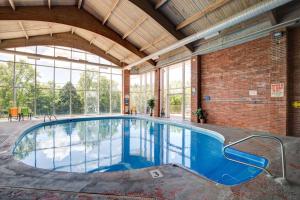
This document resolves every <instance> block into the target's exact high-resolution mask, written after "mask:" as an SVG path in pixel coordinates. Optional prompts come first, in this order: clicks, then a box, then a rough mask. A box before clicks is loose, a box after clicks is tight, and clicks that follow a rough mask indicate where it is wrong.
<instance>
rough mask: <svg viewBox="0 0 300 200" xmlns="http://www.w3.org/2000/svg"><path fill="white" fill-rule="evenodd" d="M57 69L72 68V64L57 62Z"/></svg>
mask: <svg viewBox="0 0 300 200" xmlns="http://www.w3.org/2000/svg"><path fill="white" fill-rule="evenodd" d="M55 67H62V68H70V67H71V63H70V62H68V61H61V60H55Z"/></svg>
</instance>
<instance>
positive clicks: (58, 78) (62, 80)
mask: <svg viewBox="0 0 300 200" xmlns="http://www.w3.org/2000/svg"><path fill="white" fill-rule="evenodd" d="M69 81H70V70H69V69H61V68H56V69H55V87H56V89H58V88H62V87H63V86H64V85H66V83H68V82H69Z"/></svg>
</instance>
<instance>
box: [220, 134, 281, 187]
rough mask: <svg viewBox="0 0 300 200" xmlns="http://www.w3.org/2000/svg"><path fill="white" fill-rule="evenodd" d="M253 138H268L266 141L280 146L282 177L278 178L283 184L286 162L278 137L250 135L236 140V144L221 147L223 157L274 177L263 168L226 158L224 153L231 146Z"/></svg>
mask: <svg viewBox="0 0 300 200" xmlns="http://www.w3.org/2000/svg"><path fill="white" fill-rule="evenodd" d="M255 137H259V138H268V139H272V140H275V141H276V142H277V143H279V144H280V147H281V167H282V177H280V178H279V181H280V182H285V181H286V161H285V151H284V146H283V143H282V141H281V140H280V139H279V138H278V137H275V136H269V135H250V136H248V137H245V138H243V139H241V140H238V141H236V142H233V143H230V144H228V145H226V146H224V147H223V153H224V156H225V158H227V159H228V160H231V161H234V162H237V163H240V164H244V165H248V166H251V167H255V168H258V169H261V170H263V171H265V172H266V173H267V174H268V175H270V176H271V177H274V176H273V175H272V174H271V172H270V171H269V170H267V169H265V168H264V167H260V166H257V165H253V164H250V163H246V162H242V161H239V160H235V159H232V158H229V157H228V156H226V152H225V150H226V149H227V148H228V147H231V146H234V145H236V144H239V143H241V142H244V141H246V140H249V139H251V138H255Z"/></svg>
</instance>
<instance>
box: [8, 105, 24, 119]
mask: <svg viewBox="0 0 300 200" xmlns="http://www.w3.org/2000/svg"><path fill="white" fill-rule="evenodd" d="M13 117H16V118H17V119H19V121H20V119H21V118H20V113H19V109H18V107H12V108H9V109H8V119H9V120H10V121H11V120H12V118H13Z"/></svg>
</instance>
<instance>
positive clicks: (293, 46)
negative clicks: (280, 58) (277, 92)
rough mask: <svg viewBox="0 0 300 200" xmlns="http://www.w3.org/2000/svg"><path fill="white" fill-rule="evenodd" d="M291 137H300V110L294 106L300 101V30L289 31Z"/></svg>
mask: <svg viewBox="0 0 300 200" xmlns="http://www.w3.org/2000/svg"><path fill="white" fill-rule="evenodd" d="M288 55H289V56H288V57H289V100H290V101H289V116H288V117H289V135H293V136H300V108H295V107H293V106H292V103H293V102H294V101H300V28H294V29H291V30H289V33H288Z"/></svg>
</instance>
